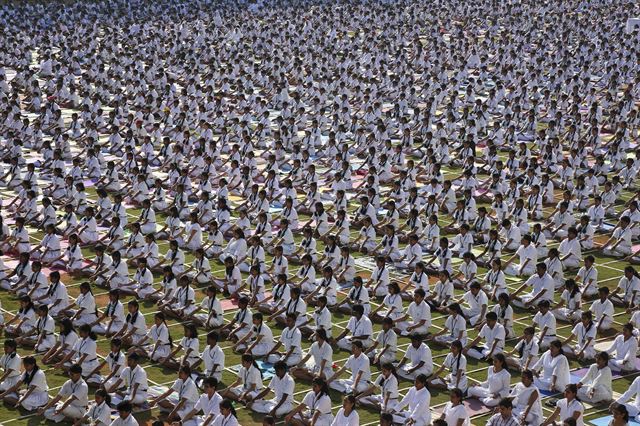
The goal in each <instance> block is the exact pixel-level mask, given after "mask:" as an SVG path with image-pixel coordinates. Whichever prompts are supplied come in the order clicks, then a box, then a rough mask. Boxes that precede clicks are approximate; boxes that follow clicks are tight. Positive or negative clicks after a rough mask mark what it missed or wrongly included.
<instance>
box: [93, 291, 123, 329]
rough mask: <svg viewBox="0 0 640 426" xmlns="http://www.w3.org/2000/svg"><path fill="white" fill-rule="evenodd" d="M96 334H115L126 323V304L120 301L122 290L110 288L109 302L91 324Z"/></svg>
mask: <svg viewBox="0 0 640 426" xmlns="http://www.w3.org/2000/svg"><path fill="white" fill-rule="evenodd" d="M90 325H91V330H93V332H94V333H96V334H104V335H106V336H107V337H110V336H113V335H114V334H116V333H117V332H119V331H120V330H122V327H124V325H125V316H124V306H123V305H122V302H120V290H118V289H115V290H109V303H108V304H107V306H106V307H105V309H104V312H102V313H101V314H100V316H99V317H98V318H96V320H95V321H94V322H93V323H91V324H90Z"/></svg>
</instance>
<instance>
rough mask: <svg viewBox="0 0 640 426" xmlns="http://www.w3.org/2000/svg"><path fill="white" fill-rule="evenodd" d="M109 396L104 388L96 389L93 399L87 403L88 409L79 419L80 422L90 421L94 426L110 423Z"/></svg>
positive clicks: (106, 425) (103, 425) (107, 425)
mask: <svg viewBox="0 0 640 426" xmlns="http://www.w3.org/2000/svg"><path fill="white" fill-rule="evenodd" d="M110 403H111V397H110V396H109V394H108V393H107V392H106V391H105V390H104V389H98V390H97V391H96V393H95V396H94V401H93V402H92V403H91V404H89V408H88V411H85V414H84V415H83V417H82V418H81V419H80V420H79V423H80V424H85V423H90V424H92V425H95V426H109V425H110V424H111V407H110V406H109V404H110Z"/></svg>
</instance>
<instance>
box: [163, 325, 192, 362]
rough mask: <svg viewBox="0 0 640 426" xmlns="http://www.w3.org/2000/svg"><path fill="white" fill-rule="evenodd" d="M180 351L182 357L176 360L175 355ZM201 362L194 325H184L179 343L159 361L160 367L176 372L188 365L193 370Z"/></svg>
mask: <svg viewBox="0 0 640 426" xmlns="http://www.w3.org/2000/svg"><path fill="white" fill-rule="evenodd" d="M180 351H183V352H184V354H183V355H182V357H180V358H176V355H177V354H178V353H179V352H180ZM201 362H202V359H201V358H200V341H199V340H198V329H197V328H196V326H195V325H194V324H185V325H184V337H183V338H182V339H180V343H178V344H177V345H176V347H175V349H173V351H171V353H170V354H169V355H167V356H166V357H164V358H163V359H161V360H160V365H164V366H166V367H169V368H173V369H176V370H177V369H179V368H180V367H181V366H183V365H188V366H190V367H191V368H192V369H195V368H196V367H197V366H198V365H200V363H201Z"/></svg>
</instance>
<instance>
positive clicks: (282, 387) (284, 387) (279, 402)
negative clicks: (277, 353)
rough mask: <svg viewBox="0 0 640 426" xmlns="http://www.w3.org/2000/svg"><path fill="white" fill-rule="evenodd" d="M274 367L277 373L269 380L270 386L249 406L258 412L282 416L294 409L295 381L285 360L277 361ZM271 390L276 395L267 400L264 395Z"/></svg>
mask: <svg viewBox="0 0 640 426" xmlns="http://www.w3.org/2000/svg"><path fill="white" fill-rule="evenodd" d="M273 368H274V370H275V373H276V374H275V376H273V378H272V379H271V381H270V382H269V386H267V387H266V388H265V389H264V390H262V391H261V392H260V393H259V394H258V395H257V396H256V397H255V398H254V399H253V401H252V402H250V403H249V404H247V406H248V407H249V408H251V409H252V410H253V411H255V412H256V413H263V414H269V415H271V416H274V417H282V416H284V415H286V414H288V413H289V412H291V410H293V407H294V402H293V394H294V388H295V382H294V380H293V378H292V377H291V376H290V375H289V374H288V373H287V364H286V363H284V362H283V361H277V362H276V363H275V364H274V366H273ZM271 391H272V392H273V394H274V396H275V397H274V398H273V399H271V400H268V401H265V400H264V397H265V396H267V395H268V394H269V392H271Z"/></svg>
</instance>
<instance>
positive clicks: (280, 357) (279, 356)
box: [266, 312, 302, 411]
mask: <svg viewBox="0 0 640 426" xmlns="http://www.w3.org/2000/svg"><path fill="white" fill-rule="evenodd" d="M296 320H297V315H296V313H294V312H291V313H288V314H287V316H286V324H287V327H286V328H285V329H284V330H282V334H280V338H279V339H278V341H277V342H276V343H275V345H273V348H272V349H271V350H270V351H269V353H268V354H267V355H266V358H267V360H268V361H269V362H273V363H275V362H278V361H282V362H284V363H285V364H286V365H287V367H294V366H296V365H298V363H299V362H300V360H301V359H302V333H300V330H299V329H298V328H297V327H296ZM280 348H283V349H284V351H280V352H279V351H278V349H280ZM289 411H291V410H289Z"/></svg>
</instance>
